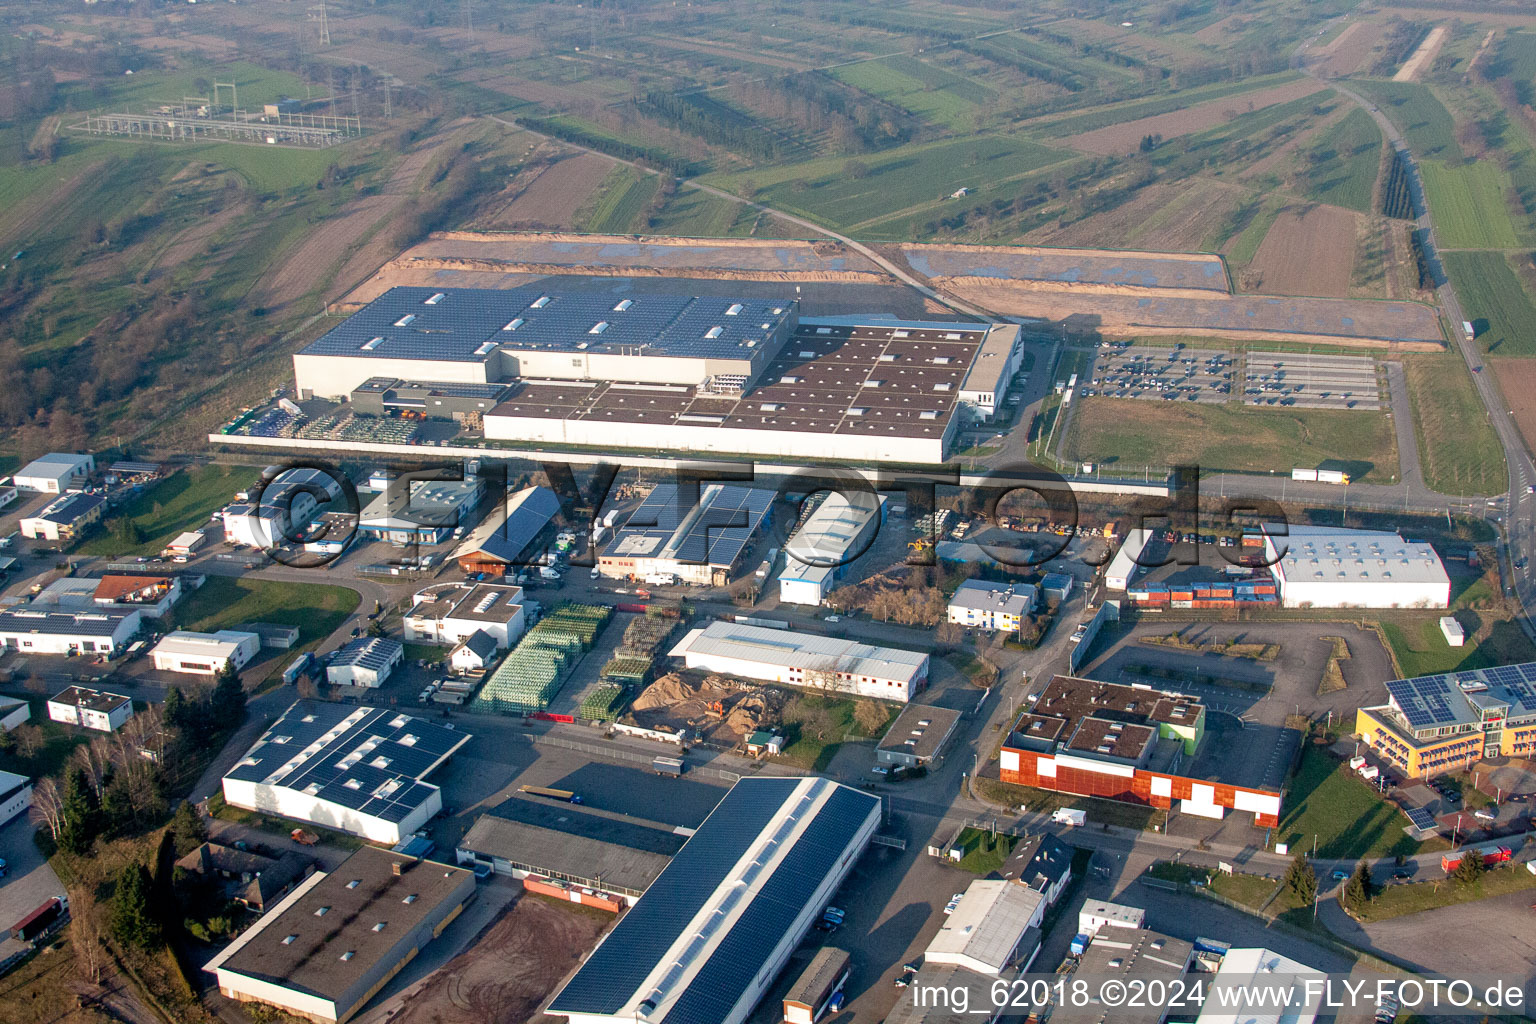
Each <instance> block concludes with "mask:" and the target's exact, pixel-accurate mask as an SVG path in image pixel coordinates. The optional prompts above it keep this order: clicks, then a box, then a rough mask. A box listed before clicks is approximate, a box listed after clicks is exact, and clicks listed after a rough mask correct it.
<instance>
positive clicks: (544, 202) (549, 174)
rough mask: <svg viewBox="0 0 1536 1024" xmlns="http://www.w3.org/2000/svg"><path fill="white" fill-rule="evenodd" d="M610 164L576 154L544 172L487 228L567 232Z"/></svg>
mask: <svg viewBox="0 0 1536 1024" xmlns="http://www.w3.org/2000/svg"><path fill="white" fill-rule="evenodd" d="M613 168H614V163H613V161H612V160H609V159H608V158H607V157H601V156H597V155H596V154H594V153H578V154H576V155H575V156H568V157H566V158H565V159H563V160H558V161H556V162H555V163H553V164H550V165H549V166H548V167H546V168H544V170H543V171H541V172H540V173H539V175H538V177H536V178H534V179H533V181H531V182H529V183H528V184H527V185H526V186H525V187H524V188H523V190H522V191H521V192H520V193H518V195H517V197H516V198H514V199H513V200H512V201H511V202H510V203H508V204H507V205H506V206H504V207H502V208H501V209H500V210H497V211H496V213H495V214H494V215H492V216H491V217H489V218H487V220H488V223H487V225H486V226H487V227H492V228H501V227H519V226H528V225H534V224H537V225H542V226H544V227H550V228H569V227H570V226H571V220H572V218H573V217H575V215H576V211H577V210H579V209H581V205H582V204H583V203H585V202H586V201H587V197H588V196H590V195H591V194H592V192H593V190H594V189H596V188H597V187H598V186H599V185H601V184H602V183H603V179H604V178H606V177H607V176H608V172H609V171H611V170H613Z"/></svg>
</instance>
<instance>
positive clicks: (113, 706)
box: [48, 686, 133, 732]
mask: <svg viewBox="0 0 1536 1024" xmlns="http://www.w3.org/2000/svg"><path fill="white" fill-rule="evenodd" d="M48 717H49V718H51V719H53V720H54V721H55V722H64V723H65V724H67V725H78V726H80V727H81V728H84V729H97V730H99V731H101V732H115V731H116V730H117V727H118V726H120V725H122V724H123V723H124V722H126V721H128V719H130V718H132V717H133V698H131V697H125V696H123V695H122V694H120V693H107V692H106V691H105V690H92V689H90V688H89V687H85V686H66V687H65V688H64V689H62V690H60V691H59V692H58V693H56V694H54V695H53V696H52V697H49V698H48Z"/></svg>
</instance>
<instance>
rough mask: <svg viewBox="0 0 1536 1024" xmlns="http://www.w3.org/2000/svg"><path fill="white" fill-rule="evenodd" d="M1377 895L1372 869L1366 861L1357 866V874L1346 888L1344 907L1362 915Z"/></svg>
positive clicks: (1351, 877)
mask: <svg viewBox="0 0 1536 1024" xmlns="http://www.w3.org/2000/svg"><path fill="white" fill-rule="evenodd" d="M1375 895H1376V883H1375V882H1373V881H1372V880H1371V867H1370V865H1369V864H1367V863H1366V862H1365V861H1363V860H1362V861H1361V862H1360V863H1358V864H1356V865H1355V873H1354V874H1353V875H1351V876H1350V878H1349V881H1348V882H1347V883H1346V884H1345V886H1344V906H1345V907H1346V908H1347V909H1349V910H1351V911H1353V912H1355V913H1357V914H1358V913H1360V912H1361V911H1363V910H1364V909H1365V905H1366V904H1367V903H1369V902H1371V898H1372V897H1374V896H1375Z"/></svg>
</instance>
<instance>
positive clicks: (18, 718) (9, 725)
mask: <svg viewBox="0 0 1536 1024" xmlns="http://www.w3.org/2000/svg"><path fill="white" fill-rule="evenodd" d="M31 718H32V705H30V704H28V703H27V702H26V701H22V702H21V703H20V704H18V705H16V707H14V708H12V709H11V710H9V711H6V712H3V713H0V732H10V731H11V730H12V729H14V728H16V727H17V726H18V725H21V724H23V723H24V722H27V721H29V720H30V719H31Z"/></svg>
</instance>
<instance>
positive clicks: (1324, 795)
mask: <svg viewBox="0 0 1536 1024" xmlns="http://www.w3.org/2000/svg"><path fill="white" fill-rule="evenodd" d="M1407 826H1408V816H1407V815H1406V814H1404V813H1403V812H1402V811H1400V810H1398V808H1397V805H1396V804H1393V803H1391V802H1390V801H1388V800H1384V799H1382V798H1381V796H1380V795H1379V794H1378V793H1376V791H1375V790H1373V789H1371V788H1370V786H1368V785H1366V784H1365V782H1364V781H1362V780H1361V778H1360V777H1359V776H1358V775H1356V774H1355V773H1354V772H1352V771H1350V770H1349V766H1348V765H1347V764H1345V763H1344V762H1342V761H1336V760H1334V758H1333V757H1332V756H1330V755H1329V754H1328V752H1327V750H1326V749H1324V748H1322V747H1319V746H1316V745H1314V744H1312V743H1308V744H1307V745H1306V747H1305V748H1304V749H1303V750H1302V754H1301V767H1300V768H1298V769H1297V771H1296V775H1295V776H1294V777H1293V778H1292V779H1291V785H1290V789H1289V791H1287V793H1286V797H1285V816H1284V817H1283V818H1282V819H1281V820H1280V827H1279V828H1278V829H1276V830H1275V840H1276V841H1277V842H1282V843H1289V844H1290V847H1291V849H1293V850H1297V849H1304V850H1308V851H1310V850H1311V849H1312V841H1313V837H1314V836H1315V837H1316V839H1317V856H1319V857H1322V858H1326V859H1329V860H1333V859H1339V858H1346V857H1347V858H1351V859H1353V858H1357V857H1391V856H1395V855H1397V854H1405V855H1406V854H1413V853H1418V852H1419V851H1421V850H1443V849H1447V848H1448V847H1449V845H1450V844H1448V843H1447V842H1446V841H1445V840H1443V839H1439V838H1435V839H1431V840H1429V841H1428V842H1425V843H1418V842H1415V841H1414V840H1412V839H1409V838H1408V836H1407V835H1406V834H1405V833H1404V832H1403V829H1404V828H1406V827H1407Z"/></svg>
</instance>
